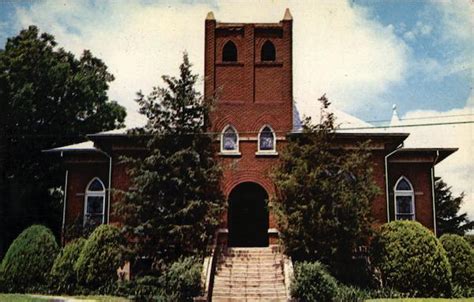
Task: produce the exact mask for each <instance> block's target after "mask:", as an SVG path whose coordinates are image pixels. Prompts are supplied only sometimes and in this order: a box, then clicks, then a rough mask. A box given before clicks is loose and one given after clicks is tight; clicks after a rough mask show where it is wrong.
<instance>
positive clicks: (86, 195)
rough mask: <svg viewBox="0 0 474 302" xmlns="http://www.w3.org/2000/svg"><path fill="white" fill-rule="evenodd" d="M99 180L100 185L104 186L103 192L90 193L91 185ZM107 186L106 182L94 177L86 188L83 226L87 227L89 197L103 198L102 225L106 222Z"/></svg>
mask: <svg viewBox="0 0 474 302" xmlns="http://www.w3.org/2000/svg"><path fill="white" fill-rule="evenodd" d="M95 180H98V181H99V182H100V184H101V185H102V190H101V191H89V187H90V185H91V184H92V183H93V182H94V181H95ZM105 193H106V191H105V185H104V182H103V181H102V180H101V179H100V178H99V177H97V176H96V177H93V178H92V180H91V181H89V183H88V184H87V186H86V190H85V194H84V216H83V217H84V218H83V219H82V220H83V222H82V224H83V225H84V226H85V225H86V217H87V216H86V215H87V197H102V224H104V221H105Z"/></svg>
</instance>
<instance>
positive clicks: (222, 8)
mask: <svg viewBox="0 0 474 302" xmlns="http://www.w3.org/2000/svg"><path fill="white" fill-rule="evenodd" d="M286 7H290V9H291V12H292V14H293V16H294V40H293V41H294V46H293V48H294V61H293V64H294V95H295V98H296V99H304V100H316V99H317V98H319V97H320V96H321V95H322V94H323V93H327V94H328V96H330V98H331V100H333V102H334V103H335V104H336V106H338V107H340V108H342V109H349V108H350V109H356V108H358V107H362V106H364V107H367V106H374V107H376V106H377V105H378V104H379V102H378V97H379V95H380V94H381V93H383V92H385V91H386V90H387V89H388V88H389V87H390V85H392V84H393V83H396V82H398V81H401V80H402V79H403V77H404V75H405V73H406V69H407V66H406V61H407V48H406V45H405V44H404V42H403V41H402V40H400V39H399V38H397V36H396V35H395V33H394V29H393V26H389V27H384V26H382V25H381V24H379V23H377V22H375V21H371V20H370V18H369V16H368V15H367V14H366V12H365V11H364V10H362V9H360V8H357V7H351V6H350V5H349V4H348V3H346V2H342V1H338V2H326V1H321V2H320V1H318V2H316V1H313V2H310V1H308V2H291V3H289V2H287V1H279V2H270V1H269V2H250V1H249V2H230V1H218V2H217V5H216V7H210V5H206V4H197V5H188V4H175V3H170V4H163V3H161V4H147V5H142V4H138V3H137V2H132V3H130V2H125V1H118V2H117V1H114V2H97V3H95V4H94V3H92V2H82V1H75V2H70V1H64V2H58V1H53V0H49V1H40V2H33V3H32V4H31V6H30V8H28V9H19V10H18V11H17V19H18V24H19V26H22V27H25V26H27V25H29V24H37V25H38V26H39V27H40V28H41V29H42V30H44V31H47V32H50V33H52V34H53V35H55V36H56V38H57V41H58V42H59V43H60V45H61V46H64V47H65V48H67V49H70V50H72V51H73V52H75V53H76V54H79V53H80V52H81V50H82V49H90V50H91V51H92V52H93V53H94V54H95V55H96V56H98V57H100V58H101V59H103V60H104V61H105V62H106V64H107V65H108V66H109V68H110V70H111V72H112V73H113V74H114V75H115V77H116V80H115V81H114V82H113V83H112V85H111V88H110V95H111V97H112V98H114V99H117V100H118V101H119V102H120V103H121V104H123V105H124V106H126V107H127V109H128V111H129V116H130V118H136V114H134V111H136V109H137V107H136V105H135V104H134V102H133V99H134V96H135V92H136V91H137V90H139V89H143V90H144V91H145V92H147V91H149V90H150V89H151V87H152V86H153V85H157V84H161V82H160V81H159V78H160V76H161V75H162V74H175V73H176V71H177V66H178V64H179V63H180V62H181V55H182V51H183V50H185V49H186V50H187V51H188V52H189V56H190V59H191V61H192V62H193V63H194V64H195V68H194V70H195V71H196V72H198V73H200V74H201V75H202V74H203V58H204V53H203V52H204V18H205V16H206V13H207V11H209V10H214V12H215V15H216V17H217V19H218V20H222V21H240V22H278V21H279V20H281V19H282V17H283V13H284V9H285V8H286ZM130 118H129V119H130Z"/></svg>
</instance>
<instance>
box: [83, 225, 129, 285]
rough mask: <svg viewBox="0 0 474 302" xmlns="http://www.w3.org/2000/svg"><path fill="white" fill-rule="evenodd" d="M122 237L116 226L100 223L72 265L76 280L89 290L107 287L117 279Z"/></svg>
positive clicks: (120, 262)
mask: <svg viewBox="0 0 474 302" xmlns="http://www.w3.org/2000/svg"><path fill="white" fill-rule="evenodd" d="M124 243H125V241H124V238H123V237H122V235H121V234H120V231H119V229H118V228H116V227H114V226H111V225H105V224H103V225H100V226H99V227H97V228H96V229H95V230H94V231H93V232H92V234H91V235H90V237H89V239H87V241H86V243H85V244H84V248H83V249H82V250H81V253H80V254H79V258H78V260H77V262H76V264H75V265H74V270H75V271H76V276H77V281H78V283H79V284H80V285H82V286H84V287H85V288H87V289H89V290H96V289H98V288H100V287H107V286H110V285H112V284H114V283H115V281H117V279H118V276H117V269H118V268H119V267H120V266H121V265H122V264H123V263H122V261H121V256H122V247H123V246H124Z"/></svg>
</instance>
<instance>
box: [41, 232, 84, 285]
mask: <svg viewBox="0 0 474 302" xmlns="http://www.w3.org/2000/svg"><path fill="white" fill-rule="evenodd" d="M85 243H86V240H85V239H84V238H79V239H76V240H74V241H71V242H70V243H68V244H67V245H66V246H65V247H64V248H63V249H62V251H61V252H60V253H59V255H58V256H57V257H56V259H55V260H54V263H53V267H52V268H51V274H50V277H51V288H54V290H55V291H57V292H60V293H71V292H72V291H73V290H74V288H75V286H76V284H77V279H76V271H75V270H74V265H76V262H77V260H78V258H79V254H80V253H81V251H82V248H83V247H84V245H85Z"/></svg>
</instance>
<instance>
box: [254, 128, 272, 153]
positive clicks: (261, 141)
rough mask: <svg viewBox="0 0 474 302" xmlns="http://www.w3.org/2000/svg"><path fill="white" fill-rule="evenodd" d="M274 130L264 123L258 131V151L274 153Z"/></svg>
mask: <svg viewBox="0 0 474 302" xmlns="http://www.w3.org/2000/svg"><path fill="white" fill-rule="evenodd" d="M275 141H276V139H275V132H274V131H273V129H272V128H271V127H270V126H268V125H265V126H263V127H262V129H261V130H260V132H259V133H258V152H260V153H275V150H276V148H275Z"/></svg>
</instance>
